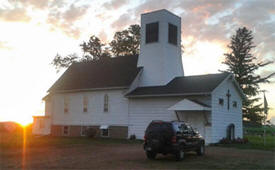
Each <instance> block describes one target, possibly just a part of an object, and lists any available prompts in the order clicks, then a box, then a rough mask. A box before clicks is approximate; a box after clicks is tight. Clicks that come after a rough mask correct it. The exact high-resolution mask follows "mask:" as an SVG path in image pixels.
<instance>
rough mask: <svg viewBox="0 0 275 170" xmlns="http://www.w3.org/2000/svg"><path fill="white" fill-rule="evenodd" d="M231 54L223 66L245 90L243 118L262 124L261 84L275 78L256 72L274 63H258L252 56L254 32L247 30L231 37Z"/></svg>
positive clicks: (227, 55)
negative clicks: (259, 95)
mask: <svg viewBox="0 0 275 170" xmlns="http://www.w3.org/2000/svg"><path fill="white" fill-rule="evenodd" d="M228 48H229V49H230V52H229V53H226V54H225V61H224V62H223V64H226V65H227V66H228V69H227V70H225V71H226V72H231V73H233V75H234V76H235V79H236V81H237V82H238V83H239V85H240V88H241V89H242V90H243V92H244V94H245V95H246V97H247V100H244V101H243V117H244V120H247V121H249V122H251V123H261V122H262V119H263V107H262V104H261V103H259V100H260V98H259V97H257V95H258V94H259V92H260V88H259V84H260V83H269V78H270V77H272V76H274V75H275V73H272V74H270V75H268V76H266V77H261V76H260V75H257V74H256V73H255V72H256V71H257V70H258V69H260V68H262V67H264V66H266V65H269V64H271V63H272V62H270V61H268V62H262V61H260V62H257V58H256V57H255V56H254V55H252V50H253V49H254V48H255V45H254V43H253V35H252V31H250V30H248V29H247V28H245V27H243V28H239V29H238V30H237V31H236V34H235V35H233V36H232V37H231V42H230V44H229V45H228Z"/></svg>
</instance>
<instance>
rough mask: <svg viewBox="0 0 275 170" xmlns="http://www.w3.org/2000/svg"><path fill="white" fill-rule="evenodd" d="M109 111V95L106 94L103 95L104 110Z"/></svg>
mask: <svg viewBox="0 0 275 170" xmlns="http://www.w3.org/2000/svg"><path fill="white" fill-rule="evenodd" d="M108 111H109V96H108V94H105V95H104V112H108Z"/></svg>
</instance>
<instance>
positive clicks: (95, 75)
mask: <svg viewBox="0 0 275 170" xmlns="http://www.w3.org/2000/svg"><path fill="white" fill-rule="evenodd" d="M137 59H138V56H136V55H135V56H122V57H115V58H107V59H101V60H97V61H89V62H81V63H75V64H72V65H71V66H70V67H69V68H68V69H67V70H66V71H65V73H64V74H63V75H62V76H61V77H60V78H59V79H58V80H57V81H56V82H55V83H54V84H53V85H52V87H51V88H50V89H49V90H48V92H56V91H65V90H80V89H92V88H110V87H127V86H129V85H130V84H131V83H132V81H133V80H134V78H135V77H136V75H137V74H138V72H139V70H140V69H141V68H137Z"/></svg>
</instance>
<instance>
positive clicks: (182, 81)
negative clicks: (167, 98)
mask: <svg viewBox="0 0 275 170" xmlns="http://www.w3.org/2000/svg"><path fill="white" fill-rule="evenodd" d="M228 75H229V73H220V74H206V75H196V76H184V77H176V78H174V79H173V80H172V81H170V82H169V83H168V84H167V85H165V86H148V87H138V88H136V89H135V90H133V91H132V92H130V93H128V94H127V95H126V96H128V97H142V96H161V95H171V96H174V95H196V94H210V93H211V92H212V91H213V90H214V89H215V88H216V87H217V86H218V85H219V84H220V83H221V82H222V81H223V80H224V79H225V78H226V77H227V76H228Z"/></svg>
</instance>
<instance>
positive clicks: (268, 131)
mask: <svg viewBox="0 0 275 170" xmlns="http://www.w3.org/2000/svg"><path fill="white" fill-rule="evenodd" d="M264 129H265V131H266V135H272V134H274V133H275V127H273V126H272V127H271V126H266V127H264V126H262V127H245V128H244V132H245V133H246V134H248V135H255V134H261V135H262V134H263V133H264Z"/></svg>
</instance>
